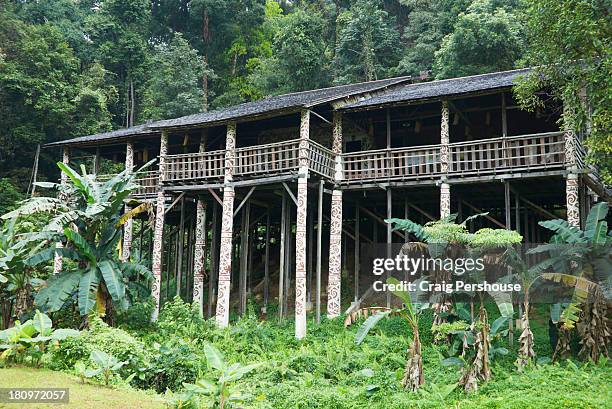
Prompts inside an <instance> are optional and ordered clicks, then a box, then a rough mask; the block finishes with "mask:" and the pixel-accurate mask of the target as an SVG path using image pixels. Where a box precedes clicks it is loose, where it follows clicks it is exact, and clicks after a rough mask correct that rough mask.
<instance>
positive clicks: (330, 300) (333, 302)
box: [327, 112, 343, 318]
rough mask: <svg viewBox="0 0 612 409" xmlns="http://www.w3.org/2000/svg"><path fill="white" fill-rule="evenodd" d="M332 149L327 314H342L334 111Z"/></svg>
mask: <svg viewBox="0 0 612 409" xmlns="http://www.w3.org/2000/svg"><path fill="white" fill-rule="evenodd" d="M333 121H334V122H333V137H332V151H333V152H334V154H335V155H336V171H335V175H334V181H335V182H336V186H335V187H334V189H333V191H332V197H331V215H330V216H331V220H330V227H329V276H328V279H327V316H328V317H329V318H333V317H337V316H339V315H340V307H341V306H340V302H341V300H340V290H341V289H340V274H341V271H342V257H341V253H342V191H341V190H340V189H339V188H338V186H337V183H338V182H339V181H340V180H342V178H343V172H342V157H341V156H340V154H341V153H342V115H341V114H340V113H339V112H334V119H333Z"/></svg>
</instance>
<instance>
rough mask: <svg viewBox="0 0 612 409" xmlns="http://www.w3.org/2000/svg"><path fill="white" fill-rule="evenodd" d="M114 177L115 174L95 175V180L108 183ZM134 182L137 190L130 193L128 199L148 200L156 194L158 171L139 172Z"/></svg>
mask: <svg viewBox="0 0 612 409" xmlns="http://www.w3.org/2000/svg"><path fill="white" fill-rule="evenodd" d="M114 176H116V174H103V175H97V176H96V180H97V181H99V182H108V181H109V180H111V178H113V177H114ZM135 182H136V183H137V184H138V188H137V189H136V190H134V191H133V192H132V194H131V195H130V197H133V198H150V197H154V196H155V195H156V194H157V185H158V183H159V171H157V170H152V171H148V172H140V173H139V174H138V175H137V177H136V180H135Z"/></svg>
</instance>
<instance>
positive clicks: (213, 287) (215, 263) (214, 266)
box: [208, 200, 219, 318]
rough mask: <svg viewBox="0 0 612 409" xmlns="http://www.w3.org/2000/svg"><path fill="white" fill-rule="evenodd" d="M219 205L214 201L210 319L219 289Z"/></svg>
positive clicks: (209, 302)
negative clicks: (216, 291) (217, 289)
mask: <svg viewBox="0 0 612 409" xmlns="http://www.w3.org/2000/svg"><path fill="white" fill-rule="evenodd" d="M218 208H219V205H218V204H217V201H216V200H213V208H212V213H213V214H212V236H211V243H210V252H209V254H210V267H211V268H210V276H209V278H208V318H210V317H212V311H213V304H214V300H215V298H216V297H215V295H216V293H215V290H216V288H217V282H216V281H217V277H218V276H219V268H218V266H219V264H218V259H217V254H218V253H219V251H218V248H219V209H218Z"/></svg>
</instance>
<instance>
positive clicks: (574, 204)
mask: <svg viewBox="0 0 612 409" xmlns="http://www.w3.org/2000/svg"><path fill="white" fill-rule="evenodd" d="M578 189H579V183H578V175H576V174H574V173H570V174H568V175H567V177H566V179H565V200H566V206H567V222H568V223H569V224H570V225H571V226H574V227H578V228H580V206H579V201H578V196H579V195H578Z"/></svg>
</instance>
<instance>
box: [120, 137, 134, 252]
mask: <svg viewBox="0 0 612 409" xmlns="http://www.w3.org/2000/svg"><path fill="white" fill-rule="evenodd" d="M125 170H126V171H127V172H128V173H132V172H133V171H134V144H133V143H132V142H128V143H127V145H126V149H125ZM130 210H131V207H130V206H128V205H125V213H128V212H129V211H130ZM132 230H133V220H132V219H131V218H129V219H128V220H126V221H125V223H124V224H123V243H122V246H121V247H122V248H121V259H122V260H123V261H130V255H131V253H132Z"/></svg>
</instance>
